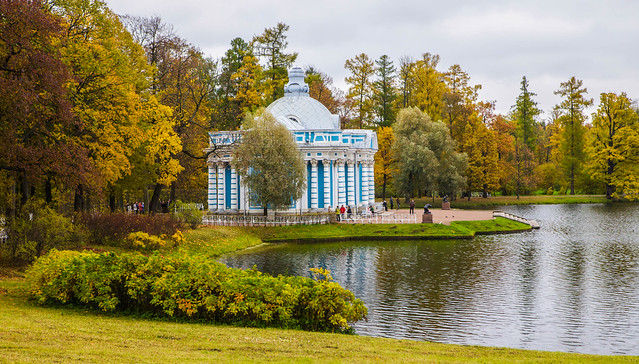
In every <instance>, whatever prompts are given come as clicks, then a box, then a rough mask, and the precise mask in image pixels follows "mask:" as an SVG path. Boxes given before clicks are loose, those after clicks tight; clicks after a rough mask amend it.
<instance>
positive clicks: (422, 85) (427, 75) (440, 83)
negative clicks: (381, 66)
mask: <svg viewBox="0 0 639 364" xmlns="http://www.w3.org/2000/svg"><path fill="white" fill-rule="evenodd" d="M438 64H439V55H437V54H430V53H424V54H423V55H422V58H421V59H420V60H417V61H416V62H415V65H414V67H413V68H412V73H411V78H412V81H411V82H412V84H413V87H414V91H413V94H412V95H411V96H412V98H411V99H412V102H411V103H410V106H417V107H418V108H419V109H420V110H422V111H423V112H425V113H426V114H428V116H430V117H431V118H433V119H439V118H440V116H441V114H442V107H443V101H442V97H443V93H444V91H445V88H446V84H445V82H444V75H443V74H442V73H441V72H439V71H438V70H437V65H438Z"/></svg>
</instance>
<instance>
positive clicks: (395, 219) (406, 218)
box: [342, 209, 493, 225]
mask: <svg viewBox="0 0 639 364" xmlns="http://www.w3.org/2000/svg"><path fill="white" fill-rule="evenodd" d="M430 212H431V213H432V215H433V223H435V224H444V225H450V223H451V222H452V221H475V220H492V219H493V211H488V210H454V209H452V210H441V209H430ZM423 214H424V210H423V209H415V213H414V214H410V213H409V210H407V209H402V210H388V211H384V212H382V213H378V214H375V215H374V216H370V215H369V216H362V217H353V218H352V219H346V220H345V221H342V223H345V224H348V223H351V224H417V223H421V222H422V215H423Z"/></svg>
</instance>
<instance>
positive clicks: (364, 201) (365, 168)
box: [360, 161, 369, 205]
mask: <svg viewBox="0 0 639 364" xmlns="http://www.w3.org/2000/svg"><path fill="white" fill-rule="evenodd" d="M360 163H362V197H361V199H360V201H362V204H364V205H368V188H369V187H368V166H367V163H366V161H361V162H360Z"/></svg>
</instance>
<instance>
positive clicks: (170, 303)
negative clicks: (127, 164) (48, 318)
mask: <svg viewBox="0 0 639 364" xmlns="http://www.w3.org/2000/svg"><path fill="white" fill-rule="evenodd" d="M314 273H315V276H316V277H315V279H309V278H305V277H285V276H277V277H273V276H271V275H268V274H264V273H261V272H259V271H257V270H256V269H249V270H240V269H231V268H227V267H226V266H225V265H223V264H221V263H217V262H213V261H210V260H205V259H198V258H196V257H195V258H194V257H188V256H181V257H164V256H162V255H160V254H157V253H156V254H153V255H151V256H150V257H146V256H143V255H141V254H134V253H126V254H121V255H116V254H113V253H104V254H96V253H86V252H83V253H79V252H64V251H63V252H60V251H56V250H53V251H51V252H50V253H49V254H47V255H46V256H44V257H42V258H40V259H38V260H37V261H36V262H35V263H34V264H33V266H31V267H30V268H29V269H28V271H27V278H28V280H29V282H30V287H31V289H30V292H31V294H32V296H33V297H34V298H35V299H36V300H38V302H40V303H51V302H57V303H76V304H83V305H86V306H90V307H96V308H99V309H102V310H105V311H114V310H120V311H134V312H140V313H153V314H156V315H159V316H169V317H180V318H184V319H198V320H205V321H210V322H218V323H229V324H235V325H244V326H256V327H265V326H272V327H284V328H301V329H305V330H313V331H331V332H351V331H352V328H351V326H350V325H349V323H352V322H355V321H358V320H360V319H362V318H364V317H365V315H366V312H367V311H366V307H365V306H364V304H363V303H362V301H360V300H359V299H356V298H355V297H354V295H353V294H352V293H351V292H350V291H348V290H345V289H344V288H342V287H341V286H340V285H339V284H338V283H336V282H333V280H332V278H331V277H330V272H328V271H325V270H315V271H314Z"/></svg>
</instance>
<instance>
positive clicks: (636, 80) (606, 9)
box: [106, 0, 639, 119]
mask: <svg viewBox="0 0 639 364" xmlns="http://www.w3.org/2000/svg"><path fill="white" fill-rule="evenodd" d="M106 3H107V5H108V6H109V7H110V8H111V9H112V10H113V11H114V12H116V13H117V14H120V15H125V14H126V15H135V16H144V17H149V16H154V15H158V16H160V17H161V18H162V19H163V20H164V21H165V22H166V23H169V24H171V25H173V27H174V29H175V31H176V34H177V35H179V36H180V37H181V38H184V39H186V40H187V41H188V42H190V43H192V44H193V45H195V46H196V47H198V48H200V49H202V51H203V52H204V53H205V54H206V55H207V56H210V57H213V58H216V59H217V58H220V57H222V56H223V55H224V52H226V50H227V49H228V48H229V47H230V42H231V40H232V39H233V38H236V37H241V38H243V39H245V40H247V41H249V40H250V39H251V38H252V37H253V36H254V35H256V34H261V33H262V32H263V31H264V29H265V28H270V27H274V26H275V25H276V24H277V23H278V22H283V23H285V24H287V25H289V26H290V29H289V31H288V32H287V33H286V35H287V40H288V47H287V49H286V51H287V53H292V52H297V53H299V56H298V59H297V61H296V63H295V65H296V66H300V67H306V66H309V65H312V66H314V67H315V68H317V69H319V70H320V71H322V72H324V73H326V74H328V75H329V76H331V77H332V78H333V80H334V85H335V86H336V87H338V88H340V89H342V90H344V91H346V83H345V81H344V78H345V77H346V76H347V71H346V70H345V69H344V62H345V61H346V60H347V59H350V58H353V57H354V56H356V55H357V54H360V53H366V54H368V56H369V57H371V58H372V59H378V58H379V57H380V56H381V55H383V54H386V55H388V56H389V57H390V58H391V59H392V60H393V62H394V63H395V65H396V66H398V60H399V58H400V57H402V56H405V55H408V56H411V57H413V58H415V59H417V58H420V57H421V55H422V54H423V53H426V52H428V53H432V54H438V55H439V56H440V63H439V67H438V70H440V71H445V70H446V69H448V67H450V66H451V65H453V64H459V65H460V66H461V68H462V70H463V71H465V72H467V73H468V75H469V76H470V79H471V83H472V84H481V85H482V90H481V91H480V93H479V97H480V99H481V100H486V101H488V100H494V101H496V111H497V112H499V113H502V114H505V113H508V111H509V110H510V108H511V105H513V104H514V103H515V99H516V97H517V96H518V95H519V92H520V90H519V88H520V82H521V78H522V77H523V76H526V78H527V79H528V80H529V82H530V87H529V89H530V90H531V91H532V92H535V93H536V94H537V96H536V97H535V100H536V101H537V102H538V106H539V108H540V109H541V110H543V111H544V114H542V115H541V118H542V119H546V118H548V117H549V116H550V111H551V110H552V108H553V106H554V105H556V104H558V103H559V102H560V101H561V98H560V96H557V95H554V94H553V91H555V90H557V89H559V84H560V83H561V82H565V81H567V80H568V79H569V78H570V77H572V76H575V77H577V78H578V79H581V80H583V82H584V86H585V87H587V88H588V92H589V93H588V94H589V97H591V98H593V99H594V101H595V104H594V106H593V107H591V108H590V109H589V110H588V111H589V112H593V111H595V109H596V106H597V104H598V99H599V94H600V93H602V92H616V93H620V92H626V93H627V94H628V96H629V97H630V98H632V99H633V100H636V99H638V98H639V69H638V67H637V63H638V61H639V49H638V48H637V47H636V45H635V46H633V45H632V44H634V43H633V39H635V40H636V39H639V21H636V14H639V2H633V1H628V0H616V1H615V0H613V1H607V2H600V1H548V0H542V1H536V2H515V3H513V2H510V1H504V0H501V1H484V0H480V1H467V0H457V1H450V2H447V3H446V4H443V3H439V2H430V1H426V2H420V3H415V4H411V2H409V1H404V0H401V1H396V2H394V3H393V4H392V5H388V4H387V3H386V2H382V1H335V0H327V1H322V2H314V3H305V2H301V1H292V0H287V1H279V2H276V3H272V2H262V1H257V0H240V1H235V2H221V1H206V0H183V1H181V2H179V3H178V2H174V1H167V0H154V1H151V0H137V1H130V0H127V1H125V0H106Z"/></svg>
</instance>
